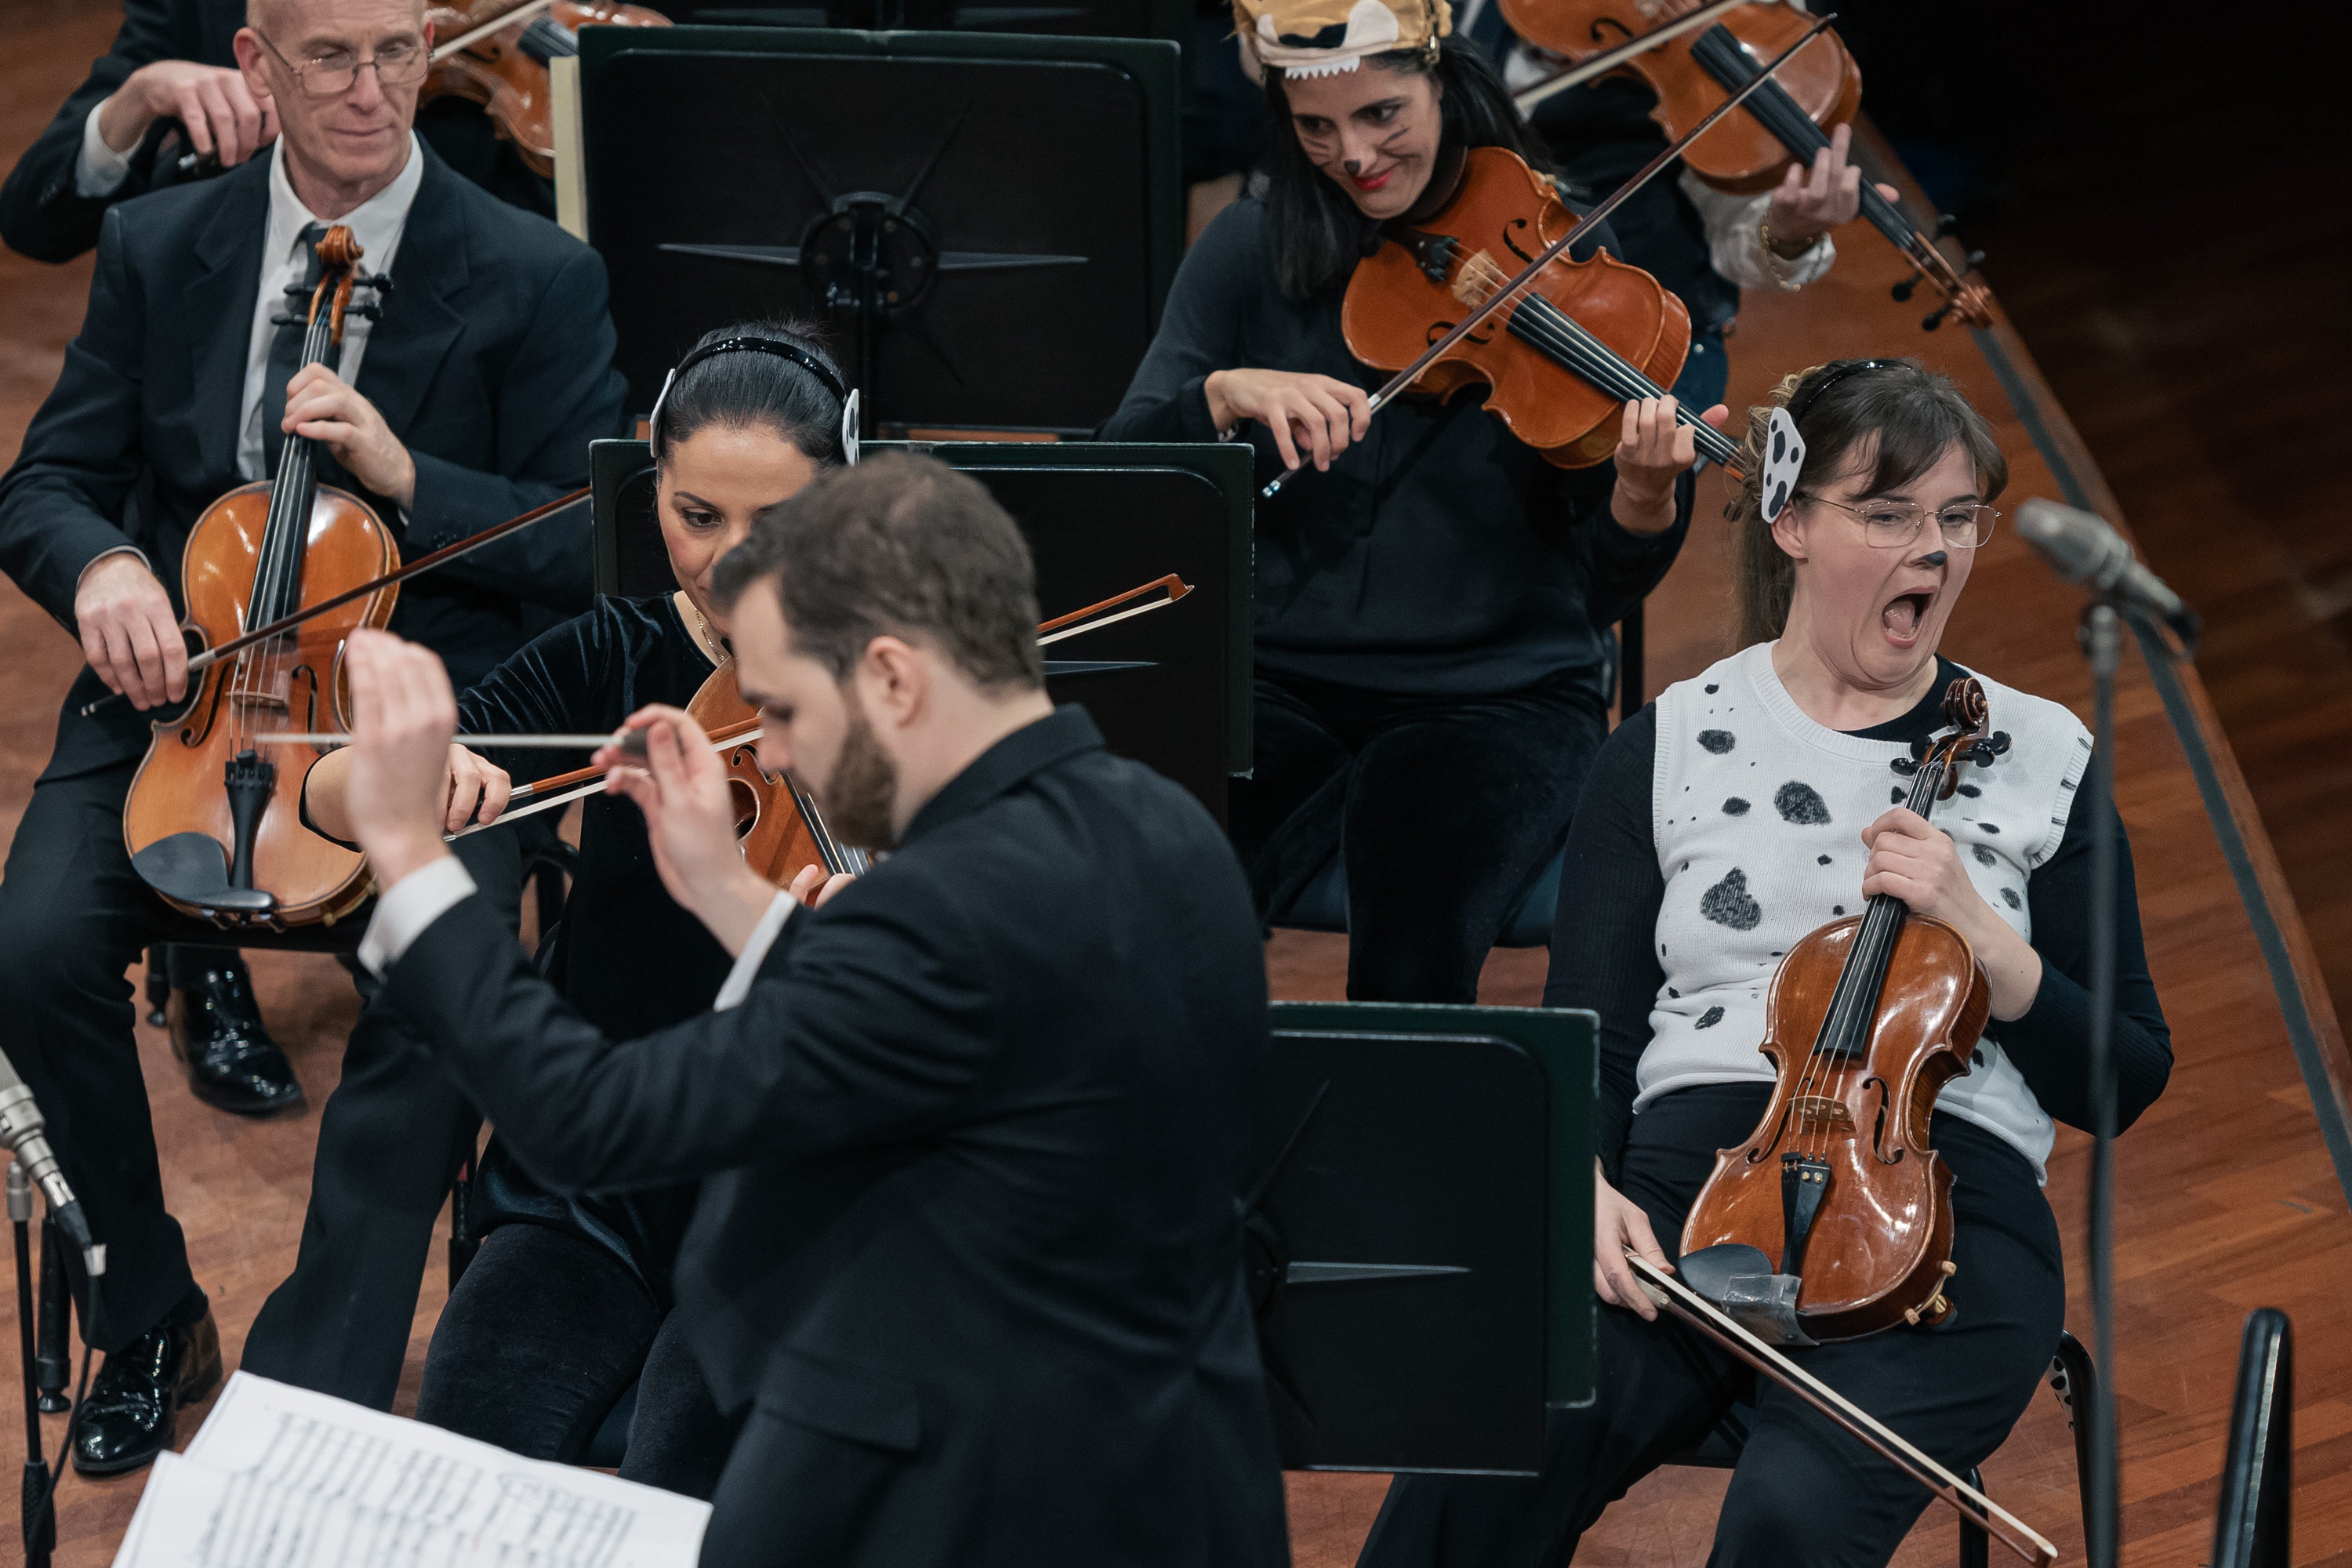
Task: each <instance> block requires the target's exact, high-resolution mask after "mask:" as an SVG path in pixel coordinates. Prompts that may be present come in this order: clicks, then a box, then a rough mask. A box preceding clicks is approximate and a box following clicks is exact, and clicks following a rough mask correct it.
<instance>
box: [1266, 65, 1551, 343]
mask: <svg viewBox="0 0 2352 1568" xmlns="http://www.w3.org/2000/svg"><path fill="white" fill-rule="evenodd" d="M1357 69H1359V70H1371V69H1379V70H1388V71H1398V72H1402V73H1404V74H1406V75H1410V76H1425V77H1430V78H1432V79H1433V80H1434V81H1435V84H1436V87H1437V89H1438V101H1439V109H1438V113H1439V116H1440V123H1441V125H1442V127H1443V130H1442V133H1441V134H1440V136H1439V139H1438V153H1437V158H1436V160H1435V162H1434V164H1433V167H1434V168H1436V169H1439V170H1443V169H1444V168H1446V167H1448V166H1449V165H1450V163H1451V160H1452V158H1453V156H1454V154H1456V153H1462V152H1466V151H1467V150H1469V149H1470V148H1473V147H1502V148H1507V149H1508V150H1509V151H1511V152H1513V153H1517V154H1518V155H1519V156H1520V157H1521V158H1522V159H1524V160H1526V162H1527V163H1528V167H1529V168H1531V169H1533V170H1535V171H1536V173H1538V174H1550V173H1551V154H1550V153H1549V152H1547V151H1546V150H1545V148H1544V144H1543V142H1542V140H1541V138H1539V137H1538V136H1537V135H1536V133H1535V132H1534V131H1533V130H1531V129H1530V128H1529V127H1528V122H1527V121H1526V120H1525V119H1523V118H1522V117H1521V116H1520V114H1519V110H1518V108H1517V105H1516V104H1514V103H1512V101H1511V93H1510V89H1508V88H1506V87H1505V86H1504V85H1503V79H1502V78H1501V77H1499V76H1496V74H1495V68H1494V67H1492V66H1490V65H1488V64H1487V63H1486V56H1484V55H1482V54H1480V53H1479V52H1478V49H1477V47H1475V45H1472V44H1469V43H1465V42H1464V41H1463V40H1461V39H1459V38H1455V37H1447V38H1441V39H1439V40H1438V45H1437V58H1436V60H1435V61H1434V62H1432V61H1431V59H1430V58H1429V54H1428V52H1427V51H1426V50H1423V49H1392V50H1391V51H1390V52H1389V53H1387V54H1384V55H1372V56H1370V57H1368V58H1366V59H1365V60H1364V62H1363V63H1362V64H1361V65H1360V66H1358V67H1357ZM1265 107H1266V113H1267V116H1268V122H1267V126H1266V176H1267V178H1266V191H1265V209H1266V218H1267V221H1268V223H1269V225H1270V226H1271V227H1272V229H1273V231H1274V268H1275V277H1276V279H1277V281H1279V282H1280V284H1281V286H1282V291H1283V292H1284V293H1285V294H1286V295H1288V296H1289V297H1290V298H1291V299H1293V300H1307V299H1310V298H1312V297H1313V296H1315V295H1316V294H1318V293H1320V292H1322V291H1323V290H1324V289H1328V288H1331V287H1333V286H1334V285H1336V284H1339V283H1343V282H1345V281H1346V280H1347V278H1348V274H1349V272H1351V271H1353V270H1354V269H1355V266H1356V263H1357V262H1358V261H1359V260H1360V259H1361V258H1363V257H1365V256H1368V255H1370V253H1371V251H1372V250H1373V249H1375V248H1377V247H1378V246H1379V244H1380V226H1379V225H1378V224H1376V223H1374V222H1373V221H1372V220H1370V218H1367V217H1366V216H1364V215H1363V213H1362V212H1361V210H1360V209H1359V208H1358V207H1357V205H1356V204H1355V203H1354V202H1351V201H1349V199H1348V194H1347V193H1346V192H1345V191H1343V190H1341V189H1340V188H1339V185H1338V184H1336V183H1335V182H1334V181H1333V180H1332V179H1331V177H1330V176H1329V175H1328V174H1324V173H1323V172H1322V171H1321V170H1319V169H1318V168H1317V167H1316V166H1315V165H1314V164H1313V163H1310V162H1309V161H1308V160H1307V149H1305V148H1304V147H1301V146H1300V145H1299V144H1298V129H1297V126H1295V125H1293V124H1292V123H1291V120H1290V100H1289V97H1288V95H1287V94H1286V92H1285V91H1284V89H1283V76H1282V70H1281V68H1279V67H1269V68H1267V69H1266V73H1265Z"/></svg>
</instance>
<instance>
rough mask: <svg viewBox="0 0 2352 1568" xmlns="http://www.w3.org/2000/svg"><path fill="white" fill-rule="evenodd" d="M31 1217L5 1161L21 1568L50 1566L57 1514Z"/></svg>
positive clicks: (24, 1186) (19, 1179)
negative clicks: (17, 1376)
mask: <svg viewBox="0 0 2352 1568" xmlns="http://www.w3.org/2000/svg"><path fill="white" fill-rule="evenodd" d="M32 1218H33V1184H32V1183H31V1182H29V1181H27V1180H26V1177H25V1167H24V1166H23V1165H22V1164H21V1163H17V1162H16V1161H14V1160H11V1161H10V1162H9V1163H8V1226H9V1229H10V1230H11V1231H13V1232H14V1233H15V1237H16V1342H17V1346H18V1349H19V1352H20V1360H21V1362H22V1364H23V1368H24V1377H25V1479H24V1486H23V1488H22V1489H21V1491H20V1492H19V1493H18V1497H19V1505H20V1511H19V1514H18V1517H19V1518H20V1519H21V1520H22V1521H23V1539H24V1544H25V1568H49V1553H50V1552H51V1551H53V1550H54V1549H55V1548H56V1546H57V1542H58V1520H57V1514H56V1512H55V1511H54V1510H51V1509H50V1508H49V1507H48V1500H49V1466H48V1461H47V1460H46V1459H45V1458H42V1457H41V1411H40V1395H39V1393H38V1390H37V1383H38V1379H37V1376H36V1375H35V1373H34V1368H33V1363H34V1360H35V1353H36V1352H35V1351H34V1346H33V1334H34V1327H33V1253H32V1237H31V1236H30V1235H29V1234H28V1227H29V1226H30V1225H31V1223H32Z"/></svg>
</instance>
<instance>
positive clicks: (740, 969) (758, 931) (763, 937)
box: [362, 893, 799, 1013]
mask: <svg viewBox="0 0 2352 1568" xmlns="http://www.w3.org/2000/svg"><path fill="white" fill-rule="evenodd" d="M798 907H799V905H798V901H797V900H794V899H793V896H792V895H791V894H790V893H778V894H777V895H776V901H775V902H774V903H772V904H770V905H769V906H768V909H767V912H766V913H764V914H762V915H761V917H760V923H759V924H757V925H755V926H753V927H752V928H751V937H750V938H749V939H748V940H746V941H745V942H744V943H743V952H742V955H741V956H740V957H739V958H737V959H736V960H735V967H734V968H732V969H730V970H729V971H728V972H727V984H724V985H721V986H720V987H719V995H718V998H717V999H716V1000H715V1001H713V1002H712V1003H711V1004H710V1010H711V1011H712V1012H714V1013H724V1012H726V1011H727V1010H728V1009H729V1008H730V1007H740V1006H741V1005H743V998H744V997H746V996H749V995H750V994H751V982H752V981H754V980H757V979H758V978H759V977H760V965H761V963H764V962H766V960H767V956H768V950H769V949H770V948H772V947H773V946H775V945H776V938H777V937H779V936H781V935H782V934H783V930H784V922H785V921H788V920H790V919H792V915H793V910H794V909H796V908H798ZM364 951H365V950H364V949H362V952H364Z"/></svg>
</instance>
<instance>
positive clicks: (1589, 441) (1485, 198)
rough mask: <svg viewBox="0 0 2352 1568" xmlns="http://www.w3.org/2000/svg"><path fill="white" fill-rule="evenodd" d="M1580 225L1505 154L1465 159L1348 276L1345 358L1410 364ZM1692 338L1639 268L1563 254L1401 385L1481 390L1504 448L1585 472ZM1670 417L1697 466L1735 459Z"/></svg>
mask: <svg viewBox="0 0 2352 1568" xmlns="http://www.w3.org/2000/svg"><path fill="white" fill-rule="evenodd" d="M1577 221H1578V220H1577V219H1576V217H1575V216H1574V215H1573V214H1571V213H1570V211H1569V210H1568V207H1567V205H1566V204H1564V203H1563V202H1561V200H1560V199H1559V192H1558V191H1557V190H1556V189H1554V188H1553V185H1552V183H1551V181H1549V179H1546V178H1545V177H1544V176H1543V175H1541V174H1537V173H1536V172H1535V171H1534V170H1533V169H1531V168H1529V167H1528V164H1527V162H1526V161H1525V160H1524V159H1522V158H1520V157H1519V156H1518V154H1517V153H1512V152H1510V151H1509V150H1507V149H1506V148H1502V147H1473V148H1471V149H1470V150H1469V151H1468V152H1466V153H1464V154H1463V159H1462V173H1461V179H1460V184H1458V185H1457V187H1456V189H1455V191H1454V195H1453V197H1452V198H1451V199H1450V200H1449V201H1447V202H1446V204H1445V205H1444V206H1443V207H1441V208H1440V209H1438V211H1437V212H1436V213H1434V214H1433V215H1432V216H1430V217H1429V218H1428V219H1427V220H1426V221H1424V222H1423V223H1421V224H1419V225H1417V226H1413V227H1410V228H1408V227H1405V226H1403V225H1402V222H1399V223H1393V224H1391V225H1389V226H1388V227H1387V228H1386V229H1385V231H1384V232H1383V236H1382V239H1381V247H1380V249H1379V250H1377V251H1375V252H1374V253H1373V254H1372V255H1370V256H1368V257H1366V258H1364V259H1363V260H1361V261H1360V262H1358V263H1357V264H1356V269H1355V272H1354V273H1353V274H1352V275H1351V276H1350V277H1349V279H1348V292H1347V295H1346V298H1345V299H1344V300H1341V302H1340V306H1339V327H1340V331H1341V333H1342V335H1343V336H1344V337H1345V338H1346V339H1347V343H1348V352H1349V353H1351V354H1353V355H1355V357H1356V358H1357V359H1359V360H1361V361H1362V362H1363V363H1366V364H1369V365H1371V366H1372V367H1374V368H1375V369H1379V370H1389V371H1398V370H1402V369H1403V368H1405V367H1407V366H1409V365H1411V364H1412V363H1414V362H1415V361H1416V360H1417V359H1418V358H1419V357H1420V356H1422V355H1423V354H1424V353H1426V352H1427V350H1428V348H1429V346H1430V344H1431V343H1432V342H1433V341H1434V340H1436V339H1437V338H1439V337H1441V336H1442V335H1444V333H1446V332H1447V331H1449V330H1450V329H1451V328H1452V327H1453V326H1454V324H1455V323H1456V321H1459V320H1460V319H1461V318H1462V317H1463V316H1465V314H1466V313H1468V312H1469V311H1473V310H1477V309H1479V308H1480V307H1482V306H1484V305H1486V303H1487V302H1488V301H1489V300H1492V299H1493V298H1494V297H1495V296H1496V295H1497V294H1499V293H1501V292H1503V290H1504V289H1505V288H1506V287H1507V285H1508V284H1509V283H1510V282H1511V281H1512V280H1513V279H1514V277H1515V276H1516V275H1517V273H1519V272H1520V271H1521V270H1522V269H1523V268H1526V267H1527V266H1528V264H1530V263H1532V262H1533V261H1534V260H1535V259H1536V258H1537V257H1538V255H1539V254H1540V253H1542V252H1544V251H1546V250H1548V249H1549V248H1551V247H1553V246H1555V245H1557V244H1558V243H1559V241H1561V240H1563V239H1565V238H1567V237H1569V231H1570V229H1571V228H1573V227H1575V226H1576V225H1577ZM1690 337H1691V325H1690V311H1689V310H1687V309H1685V307H1684V305H1683V302H1682V300H1679V299H1677V298H1676V297H1675V295H1674V294H1673V293H1671V292H1669V291H1668V290H1667V289H1666V288H1665V287H1664V285H1663V284H1661V283H1660V282H1659V281H1658V280H1657V279H1654V278H1653V277H1651V276H1650V275H1649V274H1648V273H1646V272H1644V271H1643V270H1642V269H1641V268H1638V267H1633V266H1631V265H1628V264H1627V263H1625V262H1622V261H1620V260H1618V259H1617V258H1615V257H1612V256H1611V255H1610V254H1609V253H1608V252H1607V251H1605V250H1603V251H1601V252H1600V253H1598V254H1597V255H1595V256H1593V257H1591V258H1589V259H1587V260H1583V261H1577V260H1573V259H1571V258H1569V257H1568V256H1567V255H1565V254H1563V255H1561V256H1560V257H1559V258H1557V259H1555V260H1553V261H1551V262H1549V264H1547V265H1546V266H1545V267H1544V268H1543V269H1542V270H1541V271H1540V272H1538V274H1537V275H1536V278H1535V279H1534V281H1533V282H1532V283H1531V284H1530V285H1529V286H1528V288H1527V289H1525V290H1523V291H1522V292H1521V293H1520V294H1519V295H1518V296H1517V298H1516V299H1515V300H1512V301H1510V302H1509V303H1508V305H1507V307H1506V308H1504V309H1502V310H1496V311H1495V313H1494V315H1493V317H1492V318H1490V320H1489V321H1487V322H1486V324H1485V325H1484V326H1482V327H1481V328H1480V329H1479V330H1476V331H1470V332H1467V333H1465V334H1463V335H1462V336H1461V337H1460V338H1459V339H1457V340H1456V341H1455V342H1454V343H1453V344H1452V345H1451V346H1450V347H1448V348H1447V349H1446V350H1445V351H1444V353H1441V354H1439V355H1438V356H1437V357H1436V358H1435V359H1434V360H1433V361H1431V362H1430V363H1429V364H1428V365H1427V366H1426V368H1424V369H1423V371H1422V372H1421V374H1420V376H1419V379H1418V380H1417V381H1416V382H1415V383H1414V388H1415V390H1417V391H1420V392H1423V393H1426V394H1429V395H1434V396H1437V397H1441V398H1443V397H1451V396H1453V395H1454V394H1456V393H1458V392H1461V391H1463V390H1464V389H1465V388H1468V387H1471V386H1480V385H1483V386H1485V387H1486V388H1488V389H1489V390H1488V392H1487V396H1486V412H1488V413H1489V414H1492V415H1494V416H1496V418H1498V419H1500V420H1501V421H1502V422H1503V423H1504V424H1505V425H1506V426H1508V427H1509V429H1510V432H1511V434H1512V435H1514V436H1517V437H1518V438H1519V439H1520V440H1522V441H1524V442H1526V443H1527V444H1528V446H1530V447H1535V448H1536V449H1537V450H1538V451H1539V452H1541V453H1542V454H1543V456H1544V458H1545V459H1546V460H1547V461H1549V462H1551V463H1553V464H1555V465H1557V466H1559V467H1560V468H1589V467H1591V465H1592V464H1594V463H1598V462H1600V461H1601V459H1602V458H1606V457H1608V456H1609V455H1610V454H1611V453H1612V452H1613V451H1615V450H1616V448H1617V440H1618V435H1619V431H1620V427H1621V424H1622V411H1623V409H1624V406H1625V405H1626V404H1627V403H1628V402H1631V401H1633V399H1635V398H1643V397H1658V396H1662V395H1664V394H1663V392H1662V390H1661V389H1662V388H1664V387H1668V386H1671V385H1673V384H1674V381H1675V376H1676V375H1677V374H1680V372H1681V370H1682V366H1683V359H1684V356H1685V355H1686V354H1687V353H1689V352H1690ZM1675 419H1676V420H1677V422H1679V423H1681V424H1683V425H1685V426H1688V427H1689V428H1690V429H1691V431H1692V432H1693V434H1694V435H1695V436H1696V438H1697V446H1698V452H1699V455H1700V456H1701V457H1703V458H1707V459H1708V460H1709V461H1712V462H1717V463H1728V462H1730V461H1731V460H1732V459H1733V458H1736V457H1737V456H1738V446H1737V444H1736V443H1734V442H1733V441H1732V439H1731V438H1730V437H1727V436H1726V435H1725V434H1724V433H1723V432H1722V431H1720V430H1717V429H1716V428H1715V427H1714V426H1711V425H1708V424H1706V422H1705V421H1704V420H1702V419H1700V418H1699V417H1697V416H1696V415H1695V414H1693V413H1692V412H1691V411H1690V410H1689V409H1686V408H1677V409H1676V410H1675Z"/></svg>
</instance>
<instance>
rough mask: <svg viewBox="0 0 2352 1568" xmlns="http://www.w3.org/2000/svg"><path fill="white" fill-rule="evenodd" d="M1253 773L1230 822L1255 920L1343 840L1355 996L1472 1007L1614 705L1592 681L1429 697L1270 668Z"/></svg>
mask: <svg viewBox="0 0 2352 1568" xmlns="http://www.w3.org/2000/svg"><path fill="white" fill-rule="evenodd" d="M1256 698H1257V701H1256V722H1255V731H1256V744H1255V773H1254V775H1253V776H1252V777H1251V778H1249V779H1246V780H1239V779H1237V780H1235V781H1234V790H1233V794H1232V796H1231V805H1230V810H1229V820H1230V824H1231V832H1232V836H1233V840H1234V848H1235V849H1236V850H1238V851H1239V852H1240V854H1241V857H1242V860H1243V863H1244V865H1246V866H1247V867H1248V868H1249V873H1250V886H1251V890H1252V892H1253V893H1254V894H1255V896H1256V899H1257V908H1258V915H1259V918H1261V919H1271V918H1272V917H1273V916H1274V915H1275V914H1276V913H1277V912H1279V911H1280V910H1283V909H1285V908H1286V907H1287V906H1288V905H1289V903H1290V901H1291V900H1293V899H1295V898H1297V895H1298V893H1299V890H1300V889H1303V888H1305V887H1306V886H1307V882H1308V881H1310V880H1311V879H1313V878H1314V877H1315V875H1316V873H1317V872H1318V871H1319V870H1321V869H1322V868H1323V865H1324V864H1325V862H1326V861H1328V859H1329V858H1330V856H1331V852H1332V850H1333V848H1334V847H1337V848H1338V849H1339V853H1340V854H1341V856H1342V857H1343V858H1344V863H1345V865H1346V867H1347V871H1348V995H1349V998H1351V999H1352V1000H1355V1001H1359V1002H1475V1001H1476V1000H1477V998H1478V972H1479V970H1480V968H1481V967H1482V966H1484V964H1485V963H1486V953H1487V950H1488V949H1490V948H1492V947H1493V946H1494V945H1495V939H1496V936H1498V935H1500V934H1501V932H1502V930H1503V923H1504V921H1507V920H1508V919H1509V918H1510V914H1511V910H1512V908H1513V907H1514V906H1515V905H1516V904H1517V901H1518V900H1519V899H1520V898H1521V897H1522V896H1524V895H1525V893H1526V892H1527V889H1528V884H1529V882H1530V881H1531V880H1532V879H1534V877H1535V875H1536V873H1537V872H1538V871H1540V870H1541V869H1542V868H1543V866H1544V863H1545V862H1546V861H1548V860H1549V859H1550V858H1551V857H1552V855H1553V853H1554V852H1555V851H1557V850H1558V849H1559V847H1560V845H1561V843H1562V842H1563V841H1564V840H1565V839H1566V838H1567V837H1568V819H1569V817H1570V814H1571V813H1573V812H1574V810H1575V808H1576V797H1577V794H1578V792H1579V791H1580V790H1581V789H1582V788H1583V787H1584V774H1585V772H1586V770H1587V769H1588V768H1589V767H1591V763H1592V754H1593V752H1596V751H1598V750H1599V749H1600V747H1601V741H1602V739H1603V738H1605V737H1606V735H1607V733H1608V730H1609V721H1608V698H1607V694H1606V693H1605V692H1603V691H1601V689H1599V686H1598V683H1597V682H1596V681H1595V679H1593V677H1592V676H1591V674H1589V673H1583V672H1578V673H1571V674H1568V675H1560V676H1555V677H1552V678H1550V679H1547V680H1544V681H1541V682H1538V684H1536V685H1534V686H1531V687H1528V688H1527V689H1524V690H1519V691H1510V692H1505V693H1502V694H1500V695H1498V696H1491V697H1422V696H1409V695H1401V694H1398V693H1394V692H1381V691H1367V690H1363V689H1358V688H1355V687H1347V686H1335V685H1333V684H1331V683H1329V682H1328V681H1320V680H1306V679H1299V678H1297V677H1294V676H1285V675H1271V674H1264V673H1261V674H1260V675H1259V676H1258V678H1257V693H1256Z"/></svg>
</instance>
